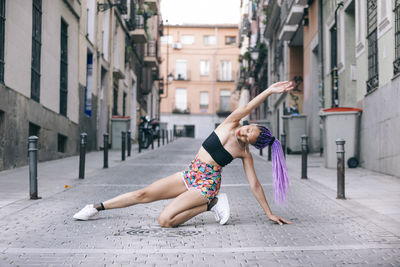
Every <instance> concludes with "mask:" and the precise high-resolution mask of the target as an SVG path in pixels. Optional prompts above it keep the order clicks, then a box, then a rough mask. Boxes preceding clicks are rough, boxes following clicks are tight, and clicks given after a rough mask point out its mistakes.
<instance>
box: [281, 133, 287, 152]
mask: <svg viewBox="0 0 400 267" xmlns="http://www.w3.org/2000/svg"><path fill="white" fill-rule="evenodd" d="M281 145H282V150H283V156H285V158H286V133H285V132H283V133H282V134H281Z"/></svg>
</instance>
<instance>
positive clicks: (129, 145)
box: [126, 131, 132, 157]
mask: <svg viewBox="0 0 400 267" xmlns="http://www.w3.org/2000/svg"><path fill="white" fill-rule="evenodd" d="M126 138H127V139H128V140H127V141H128V157H130V156H131V149H132V143H131V131H128V133H127V136H126Z"/></svg>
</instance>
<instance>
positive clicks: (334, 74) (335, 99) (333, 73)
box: [330, 24, 339, 107]
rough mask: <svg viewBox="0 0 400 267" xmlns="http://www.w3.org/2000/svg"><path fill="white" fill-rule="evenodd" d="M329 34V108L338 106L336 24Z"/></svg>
mask: <svg viewBox="0 0 400 267" xmlns="http://www.w3.org/2000/svg"><path fill="white" fill-rule="evenodd" d="M330 34H331V87H332V100H331V102H332V103H331V106H332V107H338V106H339V76H338V68H337V28H336V24H334V25H333V27H332V28H331V29H330Z"/></svg>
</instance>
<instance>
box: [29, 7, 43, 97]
mask: <svg viewBox="0 0 400 267" xmlns="http://www.w3.org/2000/svg"><path fill="white" fill-rule="evenodd" d="M41 46H42V0H34V1H33V8H32V59H31V98H32V99H33V100H35V101H37V102H39V101H40V52H41Z"/></svg>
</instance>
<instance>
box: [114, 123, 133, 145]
mask: <svg viewBox="0 0 400 267" xmlns="http://www.w3.org/2000/svg"><path fill="white" fill-rule="evenodd" d="M130 121H131V118H130V117H119V116H113V117H112V118H111V148H112V149H121V142H122V141H121V132H128V131H129V126H130Z"/></svg>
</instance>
